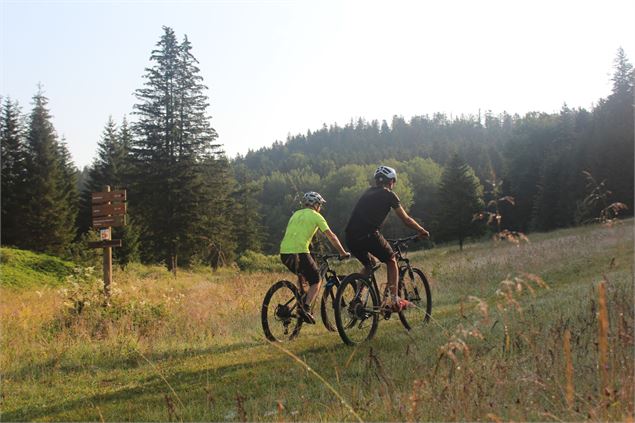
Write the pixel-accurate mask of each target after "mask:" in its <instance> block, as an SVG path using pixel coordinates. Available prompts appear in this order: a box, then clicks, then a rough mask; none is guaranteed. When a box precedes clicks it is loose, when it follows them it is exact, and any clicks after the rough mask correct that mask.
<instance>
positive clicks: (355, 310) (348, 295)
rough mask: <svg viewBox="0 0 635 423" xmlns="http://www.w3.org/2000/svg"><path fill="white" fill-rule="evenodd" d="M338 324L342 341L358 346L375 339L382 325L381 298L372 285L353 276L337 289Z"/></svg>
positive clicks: (364, 279) (355, 275) (336, 322)
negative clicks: (380, 314)
mask: <svg viewBox="0 0 635 423" xmlns="http://www.w3.org/2000/svg"><path fill="white" fill-rule="evenodd" d="M335 304H339V305H340V307H334V312H335V324H336V326H337V332H338V333H339V334H340V337H341V338H342V341H344V343H345V344H347V345H357V344H359V343H362V342H365V341H368V340H370V339H372V337H373V336H374V335H375V332H376V331H377V324H378V322H379V297H378V295H377V292H376V291H375V289H374V288H373V286H372V284H371V282H370V281H369V280H368V279H366V278H364V276H362V275H360V274H358V273H353V274H352V275H349V276H347V277H346V278H345V279H344V280H343V281H342V283H341V284H340V287H339V288H338V289H337V295H336V296H335Z"/></svg>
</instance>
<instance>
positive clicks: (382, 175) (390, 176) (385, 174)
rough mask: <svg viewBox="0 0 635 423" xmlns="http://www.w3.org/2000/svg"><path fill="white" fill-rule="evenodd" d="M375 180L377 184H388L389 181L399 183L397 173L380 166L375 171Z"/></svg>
mask: <svg viewBox="0 0 635 423" xmlns="http://www.w3.org/2000/svg"><path fill="white" fill-rule="evenodd" d="M375 180H376V181H377V182H381V183H384V182H388V181H389V180H394V181H395V182H396V181H397V171H396V170H395V169H393V168H392V167H388V166H379V167H378V168H377V170H376V171H375Z"/></svg>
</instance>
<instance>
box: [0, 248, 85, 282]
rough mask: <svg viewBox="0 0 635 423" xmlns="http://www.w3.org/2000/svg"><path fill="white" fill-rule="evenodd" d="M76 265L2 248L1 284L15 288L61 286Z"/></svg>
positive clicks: (0, 263) (31, 253)
mask: <svg viewBox="0 0 635 423" xmlns="http://www.w3.org/2000/svg"><path fill="white" fill-rule="evenodd" d="M73 267H74V265H73V264H72V263H70V262H67V261H64V260H61V259H59V258H57V257H53V256H49V255H46V254H38V253H33V252H30V251H25V250H18V249H15V248H4V247H3V248H0V284H1V286H4V287H6V286H9V287H13V288H32V287H37V286H59V285H61V284H62V283H63V282H64V281H65V279H66V277H67V276H69V275H71V274H72V272H73Z"/></svg>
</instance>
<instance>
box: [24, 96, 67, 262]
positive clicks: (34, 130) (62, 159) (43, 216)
mask: <svg viewBox="0 0 635 423" xmlns="http://www.w3.org/2000/svg"><path fill="white" fill-rule="evenodd" d="M47 104H48V99H47V98H46V97H45V96H44V94H43V92H42V90H41V88H40V89H38V92H37V94H36V95H35V96H34V97H33V110H32V112H31V116H30V120H29V127H28V134H27V156H26V166H25V167H26V184H25V194H26V201H25V213H24V215H23V216H22V223H23V225H24V229H25V235H24V238H23V240H22V241H21V246H22V247H24V248H28V249H31V250H36V251H44V252H48V253H52V254H57V255H63V254H65V253H66V252H67V249H68V247H69V245H70V243H71V242H72V241H73V239H74V237H75V232H76V230H75V220H76V215H77V202H76V201H77V196H78V194H77V183H76V180H75V179H74V176H75V175H76V173H75V172H76V170H75V169H74V167H73V166H72V163H71V161H70V155H69V154H68V150H67V149H66V146H65V145H64V143H60V142H59V141H58V140H57V135H56V133H55V129H54V128H53V124H52V123H51V115H50V113H49V110H48V108H47Z"/></svg>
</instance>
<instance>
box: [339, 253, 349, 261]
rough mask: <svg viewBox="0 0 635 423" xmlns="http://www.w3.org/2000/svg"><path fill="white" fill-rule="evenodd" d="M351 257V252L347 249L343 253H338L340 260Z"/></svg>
mask: <svg viewBox="0 0 635 423" xmlns="http://www.w3.org/2000/svg"><path fill="white" fill-rule="evenodd" d="M349 258H351V253H349V252H348V251H345V252H344V254H340V260H346V259H349Z"/></svg>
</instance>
